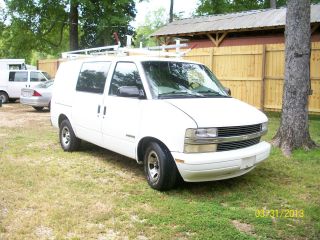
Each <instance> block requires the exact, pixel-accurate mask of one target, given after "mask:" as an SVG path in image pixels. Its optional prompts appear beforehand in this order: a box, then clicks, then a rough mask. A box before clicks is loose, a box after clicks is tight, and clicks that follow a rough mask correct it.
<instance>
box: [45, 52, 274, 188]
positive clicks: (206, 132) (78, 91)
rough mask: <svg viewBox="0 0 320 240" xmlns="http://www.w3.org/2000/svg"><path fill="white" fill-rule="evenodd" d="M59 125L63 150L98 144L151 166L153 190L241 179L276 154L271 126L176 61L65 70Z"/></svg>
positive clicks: (82, 62)
mask: <svg viewBox="0 0 320 240" xmlns="http://www.w3.org/2000/svg"><path fill="white" fill-rule="evenodd" d="M51 121H52V124H53V126H55V127H56V128H59V136H60V143H61V147H62V148H63V149H64V150H65V151H75V150H76V149H77V148H78V147H79V144H80V140H81V139H83V140H85V141H88V142H91V143H93V144H96V145H98V146H101V147H103V148H106V149H109V150H111V151H114V152H117V153H119V154H122V155H124V156H127V157H129V158H133V159H135V160H136V161H137V162H138V163H141V164H144V169H145V174H146V178H147V181H148V183H149V185H150V186H151V187H152V188H154V189H157V190H166V189H170V188H172V187H174V185H175V183H176V181H177V178H179V175H180V176H181V177H182V178H183V179H184V180H185V181H187V182H200V181H213V180H221V179H227V178H233V177H237V176H240V175H243V174H245V173H248V172H249V171H251V170H252V169H254V168H255V167H256V166H257V165H258V164H259V163H261V162H262V161H263V160H265V159H266V158H267V157H268V156H269V153H270V144H269V143H267V142H265V141H261V136H262V135H264V134H265V133H266V132H267V122H268V119H267V117H266V116H265V114H263V113H262V112H261V111H259V110H257V109H256V108H254V107H252V106H250V105H248V104H246V103H243V102H241V101H239V100H237V99H234V98H232V97H230V96H229V95H228V93H227V91H226V90H225V89H224V88H223V86H222V85H221V84H220V82H219V81H218V80H217V79H216V77H215V76H214V75H213V74H212V72H211V71H210V70H209V69H208V68H207V67H206V66H204V65H202V64H199V63H196V62H190V61H185V60H179V59H175V58H151V57H138V56H136V57H106V56H104V57H92V58H86V59H78V60H71V61H68V62H64V63H62V64H61V65H60V67H59V69H58V72H57V75H56V78H55V84H54V89H53V96H52V100H51Z"/></svg>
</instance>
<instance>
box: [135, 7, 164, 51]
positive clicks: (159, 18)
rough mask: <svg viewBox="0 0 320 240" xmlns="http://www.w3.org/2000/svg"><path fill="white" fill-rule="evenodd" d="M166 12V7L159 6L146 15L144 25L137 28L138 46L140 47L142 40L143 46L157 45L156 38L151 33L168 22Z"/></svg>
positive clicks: (136, 40) (136, 43)
mask: <svg viewBox="0 0 320 240" xmlns="http://www.w3.org/2000/svg"><path fill="white" fill-rule="evenodd" d="M165 12H166V11H165V9H164V8H159V9H157V10H155V11H153V12H150V13H148V14H147V15H146V18H145V20H144V23H143V25H142V26H138V28H137V30H136V37H135V40H134V44H135V46H136V47H139V45H140V42H142V44H143V46H148V47H150V46H156V45H157V43H156V40H155V39H154V38H150V34H152V33H153V32H154V31H156V30H158V29H159V28H160V27H162V26H164V25H165V24H166V23H167V21H168V19H167V18H166V13H165Z"/></svg>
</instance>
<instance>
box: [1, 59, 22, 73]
mask: <svg viewBox="0 0 320 240" xmlns="http://www.w3.org/2000/svg"><path fill="white" fill-rule="evenodd" d="M26 69H27V66H26V64H25V60H24V59H0V71H2V70H26Z"/></svg>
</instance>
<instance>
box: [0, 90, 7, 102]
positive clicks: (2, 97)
mask: <svg viewBox="0 0 320 240" xmlns="http://www.w3.org/2000/svg"><path fill="white" fill-rule="evenodd" d="M0 100H2V103H7V102H8V101H9V96H8V94H7V93H6V92H0Z"/></svg>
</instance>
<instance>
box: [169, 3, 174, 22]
mask: <svg viewBox="0 0 320 240" xmlns="http://www.w3.org/2000/svg"><path fill="white" fill-rule="evenodd" d="M173 1H174V0H170V16H169V22H172V21H173Z"/></svg>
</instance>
